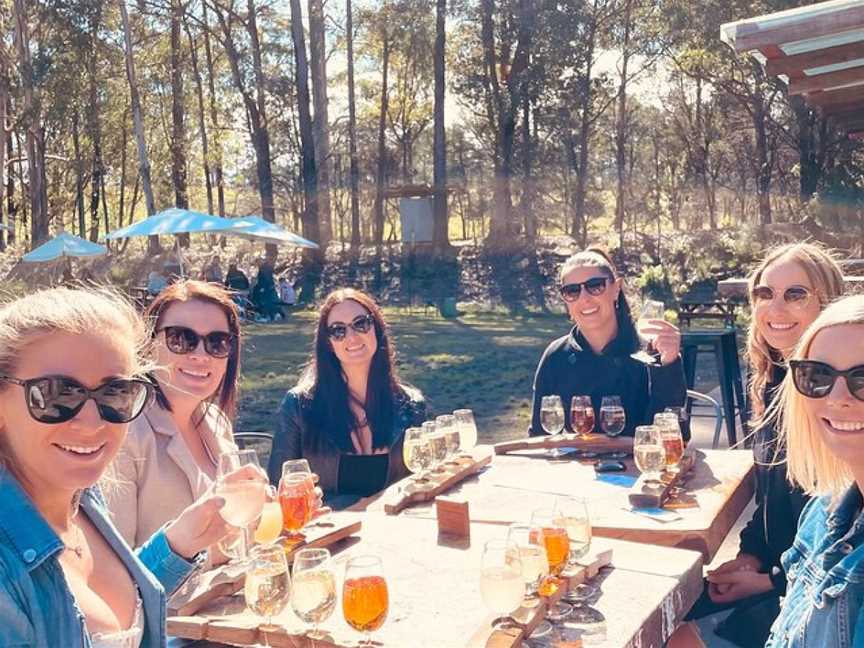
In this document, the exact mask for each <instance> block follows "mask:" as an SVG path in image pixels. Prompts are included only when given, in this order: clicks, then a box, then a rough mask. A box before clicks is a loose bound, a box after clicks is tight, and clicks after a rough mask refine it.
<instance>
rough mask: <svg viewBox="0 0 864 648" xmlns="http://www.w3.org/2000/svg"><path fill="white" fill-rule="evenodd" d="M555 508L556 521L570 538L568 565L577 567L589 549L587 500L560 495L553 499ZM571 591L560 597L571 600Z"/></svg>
mask: <svg viewBox="0 0 864 648" xmlns="http://www.w3.org/2000/svg"><path fill="white" fill-rule="evenodd" d="M555 510H556V511H557V512H558V520H557V523H558V524H559V525H561V526H563V527H564V529H565V530H566V531H567V539H568V540H570V553H569V555H568V556H567V566H568V567H578V565H579V559H580V558H583V557H584V556H586V555H587V554H588V551H589V550H590V549H591V518H590V517H589V515H588V502H587V501H586V500H585V499H584V498H581V497H570V496H560V497H558V498H557V499H556V500H555ZM571 592H572V590H571V591H568V592H566V593H565V594H564V596H563V597H562V598H563V599H564V600H566V601H571V600H572V595H571Z"/></svg>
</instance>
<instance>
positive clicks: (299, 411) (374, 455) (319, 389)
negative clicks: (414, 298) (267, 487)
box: [267, 288, 426, 508]
mask: <svg viewBox="0 0 864 648" xmlns="http://www.w3.org/2000/svg"><path fill="white" fill-rule="evenodd" d="M425 415H426V401H425V400H424V398H423V394H421V393H420V391H418V390H417V389H416V388H414V387H411V386H410V385H407V384H405V383H403V382H402V381H400V379H399V376H398V374H397V372H396V363H395V349H394V347H393V341H392V340H391V338H390V333H389V330H388V327H387V324H386V323H385V321H384V316H383V314H382V312H381V309H380V308H379V307H378V305H377V304H376V303H375V302H374V301H373V300H372V298H371V297H369V296H368V295H367V294H365V293H363V292H361V291H359V290H354V289H351V288H346V289H342V290H336V291H334V292H332V293H330V295H328V296H327V298H326V299H325V300H324V304H323V305H322V306H321V310H320V312H319V314H318V325H317V327H316V329H315V341H314V343H313V353H312V357H311V358H310V361H309V364H308V366H307V368H306V370H305V371H304V372H303V375H302V377H301V378H300V380H299V381H298V383H297V385H295V386H294V387H293V388H292V389H291V390H290V391H289V392H288V393H287V394H285V397H284V398H283V400H282V404H281V405H280V407H279V410H278V412H277V414H276V421H275V425H276V431H275V434H274V436H273V451H272V453H271V455H270V463H269V466H268V469H267V472H268V473H269V475H270V481H271V482H272V483H273V484H276V483H278V481H279V478H280V475H281V470H282V462H284V461H286V460H288V459H299V458H301V457H305V458H306V459H307V460H308V461H309V464H310V466H311V468H312V470H313V472H316V473H318V475H319V476H320V483H319V485H320V486H321V488H322V489H323V490H324V495H325V498H326V501H327V503H328V504H330V506H332V507H336V508H341V507H344V506H347V505H349V504H350V503H352V502H353V501H355V500H356V499H357V498H358V497H361V496H365V495H369V494H371V493H374V492H377V491H379V490H381V489H382V488H384V487H385V486H387V485H388V484H390V483H391V482H394V481H396V480H398V479H401V478H402V477H404V476H405V475H407V474H408V471H407V469H406V468H405V464H404V463H403V461H402V439H403V436H404V433H405V430H406V429H407V428H409V427H412V426H416V425H419V424H420V423H421V422H422V421H423V420H424V419H425V418H426V416H425Z"/></svg>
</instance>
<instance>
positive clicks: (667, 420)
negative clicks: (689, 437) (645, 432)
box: [654, 412, 684, 473]
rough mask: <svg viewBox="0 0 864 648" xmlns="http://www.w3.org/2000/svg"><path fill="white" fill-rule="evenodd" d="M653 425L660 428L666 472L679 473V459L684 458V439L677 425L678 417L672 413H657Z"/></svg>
mask: <svg viewBox="0 0 864 648" xmlns="http://www.w3.org/2000/svg"><path fill="white" fill-rule="evenodd" d="M654 425H656V426H657V427H658V428H660V438H661V439H663V450H664V452H665V453H666V470H668V471H669V472H672V473H677V472H680V471H681V458H682V457H683V456H684V437H683V436H682V435H681V426H680V425H679V424H678V415H677V414H675V413H673V412H658V413H657V414H655V415H654Z"/></svg>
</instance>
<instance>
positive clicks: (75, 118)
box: [72, 106, 87, 238]
mask: <svg viewBox="0 0 864 648" xmlns="http://www.w3.org/2000/svg"><path fill="white" fill-rule="evenodd" d="M80 120H81V113H80V111H79V110H78V107H77V106H76V107H75V112H74V113H72V147H73V150H74V151H75V208H76V211H77V212H78V236H80V237H81V238H84V237H86V236H87V224H86V220H85V216H84V158H82V157H81V136H80V133H79V129H78V122H79V121H80Z"/></svg>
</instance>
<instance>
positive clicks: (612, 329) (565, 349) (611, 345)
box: [530, 248, 689, 439]
mask: <svg viewBox="0 0 864 648" xmlns="http://www.w3.org/2000/svg"><path fill="white" fill-rule="evenodd" d="M559 290H560V292H561V297H562V298H563V300H564V303H565V305H566V307H567V314H568V315H569V318H570V320H571V321H572V322H573V323H574V325H575V326H574V327H573V329H572V330H571V331H570V332H569V333H568V334H567V335H565V336H563V337H561V338H559V339H557V340H555V341H554V342H552V344H550V345H549V346H548V347H547V348H546V351H545V352H544V353H543V357H542V358H541V359H540V364H539V365H538V367H537V372H536V374H535V376H534V404H533V415H532V419H531V429H530V434H531V435H532V436H534V435H541V434H545V433H546V432H545V431H544V430H543V427H542V426H541V424H540V410H541V402H542V397H543V396H547V395H558V396H560V397H561V401H562V403H563V404H564V407H565V408H567V409H568V410H569V407H570V401H571V399H572V398H573V396H580V395H584V396H590V397H591V402H592V405H593V406H594V411H595V412H599V411H600V405H601V402H602V399H603V397H604V396H620V397H621V402H622V405H623V407H624V411H625V414H626V426H625V428H624V431H623V432H622V434H624V435H629V436H633V432H634V430H635V428H636V426H637V425H644V424H646V423H650V422H651V421H652V420H653V417H654V414H655V413H657V412H662V411H663V410H664V408H666V407H680V406H682V405H684V399H685V398H686V392H687V388H686V384H685V382H684V369H683V366H682V363H681V354H680V350H681V335H680V333H679V332H678V329H677V328H675V327H674V326H673V325H672V324H669V323H668V322H665V321H663V320H651V321H650V324H651V329H650V330H647V332H649V333H651V334H652V335H654V336H655V337H654V342H653V347H654V350H655V352H656V353H657V354H659V363H658V364H657V365H656V366H649V365H646V364H644V363H642V362H640V361H639V360H636V359H634V358H632V357H631V354H633V353H634V352H636V351H638V350H639V339H638V336H637V334H636V327H635V325H634V323H633V318H632V316H631V314H630V306H629V305H628V303H627V298H626V297H625V295H624V286H623V280H622V279H621V277H620V276H619V275H618V272H617V270H616V269H615V264H614V263H612V260H611V259H610V258H609V256H608V255H607V254H606V253H605V252H604V251H602V250H600V249H598V248H589V249H587V250H585V251H584V252H579V253H577V254H575V255H573V256H571V257H570V258H569V259H567V261H565V262H564V265H563V266H562V267H561V271H560V273H559ZM569 418H570V417H569V416H565V421H566V422H565V426H566V428H567V430H569V431H573V430H571V426H570V420H569ZM687 433H688V431H687V430H685V439H687V438H689V437H688V436H686V435H687Z"/></svg>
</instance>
